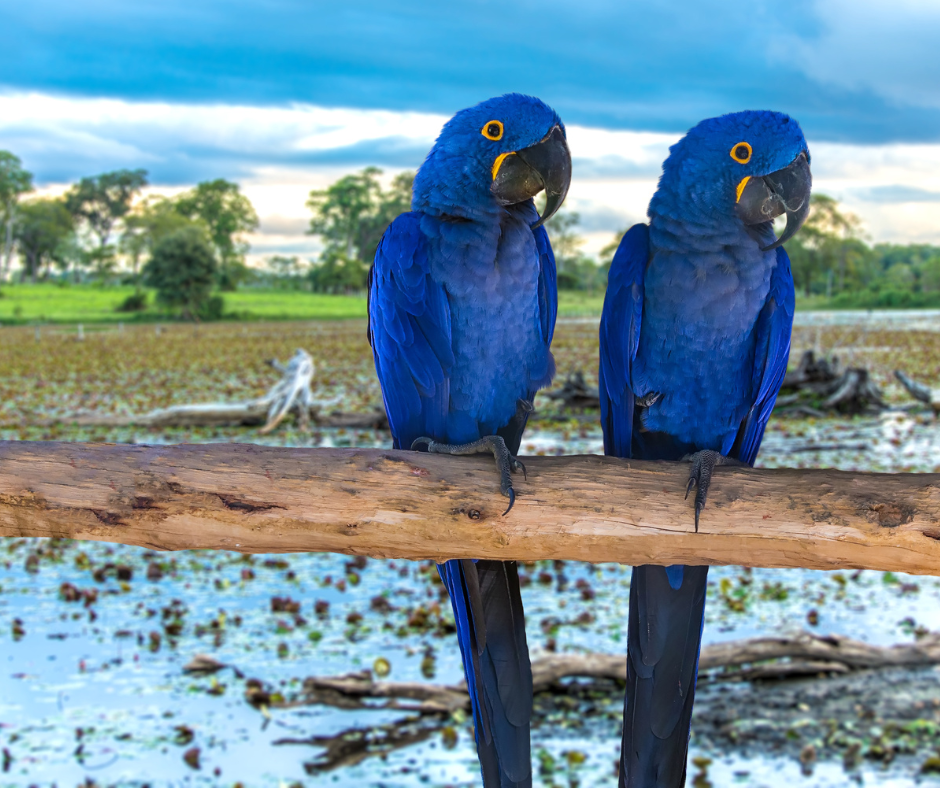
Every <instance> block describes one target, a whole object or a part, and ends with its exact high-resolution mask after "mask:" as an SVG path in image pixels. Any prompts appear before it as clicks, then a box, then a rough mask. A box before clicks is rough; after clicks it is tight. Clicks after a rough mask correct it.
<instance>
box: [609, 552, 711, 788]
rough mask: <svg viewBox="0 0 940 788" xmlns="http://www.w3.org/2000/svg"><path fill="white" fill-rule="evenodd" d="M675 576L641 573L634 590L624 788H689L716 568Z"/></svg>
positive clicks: (657, 570)
mask: <svg viewBox="0 0 940 788" xmlns="http://www.w3.org/2000/svg"><path fill="white" fill-rule="evenodd" d="M668 569H669V571H668V572H667V568H666V567H662V566H638V567H635V568H634V570H633V579H632V581H631V583H630V624H629V627H628V630H627V638H628V650H627V691H626V700H625V702H624V714H623V745H622V749H621V753H620V786H621V788H682V786H684V785H685V773H686V761H687V759H688V751H689V731H690V729H691V725H692V704H693V700H694V698H695V680H696V674H697V672H698V658H699V650H700V648H701V642H702V624H703V617H704V613H705V590H706V585H707V582H708V567H707V566H686V567H681V572H679V571H677V570H680V567H669V568H668ZM680 574H681V581H680V582H679V583H678V587H676V585H677V584H676V582H675V581H676V580H678V579H679V575H680ZM670 581H672V582H670Z"/></svg>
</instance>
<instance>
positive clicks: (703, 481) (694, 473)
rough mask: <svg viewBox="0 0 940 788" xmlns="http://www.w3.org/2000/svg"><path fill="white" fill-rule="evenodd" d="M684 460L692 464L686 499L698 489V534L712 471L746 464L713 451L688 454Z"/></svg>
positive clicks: (696, 493) (696, 522) (696, 509)
mask: <svg viewBox="0 0 940 788" xmlns="http://www.w3.org/2000/svg"><path fill="white" fill-rule="evenodd" d="M682 459H683V460H688V461H689V462H691V463H692V468H691V469H690V470H689V484H688V486H687V487H686V488H685V497H686V499H688V497H689V493H690V492H692V488H693V487H697V489H696V491H695V532H696V533H698V521H699V517H700V515H701V514H702V509H704V508H705V502H706V501H707V500H708V489H709V486H710V485H711V481H712V471H714V470H715V468H716V467H717V466H719V465H744V463H743V462H741V461H740V460H736V459H734V458H732V457H725V456H724V455H723V454H721V453H719V452H717V451H712V450H711V449H705V450H704V451H697V452H695V454H688V455H686V456H685V457H683V458H682Z"/></svg>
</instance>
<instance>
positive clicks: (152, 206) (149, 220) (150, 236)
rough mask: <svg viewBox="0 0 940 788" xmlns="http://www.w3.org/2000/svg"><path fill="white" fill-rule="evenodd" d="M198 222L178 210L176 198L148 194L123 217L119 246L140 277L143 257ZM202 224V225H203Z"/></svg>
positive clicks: (134, 273) (132, 268) (133, 271)
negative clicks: (165, 239)
mask: <svg viewBox="0 0 940 788" xmlns="http://www.w3.org/2000/svg"><path fill="white" fill-rule="evenodd" d="M196 224H197V223H196V222H193V221H192V220H191V219H187V218H186V217H185V216H183V214H181V213H180V212H179V211H178V210H177V209H176V203H175V201H174V200H171V199H168V198H166V197H149V198H147V199H145V200H141V201H140V202H138V203H137V204H136V205H135V206H134V208H133V210H132V211H131V212H130V213H128V214H127V215H126V216H125V217H124V231H123V232H122V233H121V240H120V242H119V247H120V250H121V252H123V253H124V254H125V255H126V256H127V258H128V260H129V261H130V264H131V271H132V273H133V275H134V278H135V279H137V272H138V270H139V269H140V263H141V260H142V259H143V258H144V257H145V256H146V257H149V256H150V255H152V254H153V250H154V248H155V247H156V245H157V244H158V243H160V241H162V240H163V239H164V238H166V237H167V236H168V235H172V234H173V233H175V232H178V231H179V230H182V229H184V228H185V227H193V226H195V225H196ZM200 226H201V225H200Z"/></svg>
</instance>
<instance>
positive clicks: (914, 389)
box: [894, 369, 940, 416]
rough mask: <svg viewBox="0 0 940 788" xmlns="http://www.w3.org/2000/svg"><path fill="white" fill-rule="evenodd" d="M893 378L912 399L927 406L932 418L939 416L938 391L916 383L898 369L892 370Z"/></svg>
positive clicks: (939, 398) (939, 395) (939, 399)
mask: <svg viewBox="0 0 940 788" xmlns="http://www.w3.org/2000/svg"><path fill="white" fill-rule="evenodd" d="M894 376H895V377H896V378H897V379H898V381H899V382H900V383H901V385H902V386H904V388H906V389H907V393H908V394H910V395H911V396H912V397H913V398H914V399H916V400H919V401H920V402H923V403H925V404H926V405H929V406H930V409H931V410H932V411H933V415H934V416H937V415H940V390H937V389H932V388H930V386H925V385H924V384H923V383H918V382H917V381H916V380H914V379H913V378H911V377H910V376H908V375H905V374H904V373H903V372H902V371H901V370H899V369H896V370H894Z"/></svg>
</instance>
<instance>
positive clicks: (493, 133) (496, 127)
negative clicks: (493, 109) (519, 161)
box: [480, 120, 503, 140]
mask: <svg viewBox="0 0 940 788" xmlns="http://www.w3.org/2000/svg"><path fill="white" fill-rule="evenodd" d="M480 134H482V135H483V136H484V137H486V138H487V139H488V140H501V139H502V138H503V124H502V122H501V121H498V120H491V121H489V123H487V124H486V125H485V126H484V127H483V129H482V130H481V131H480Z"/></svg>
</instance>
